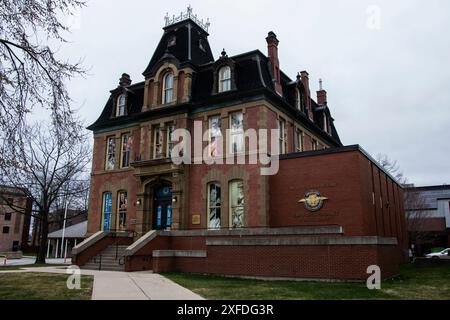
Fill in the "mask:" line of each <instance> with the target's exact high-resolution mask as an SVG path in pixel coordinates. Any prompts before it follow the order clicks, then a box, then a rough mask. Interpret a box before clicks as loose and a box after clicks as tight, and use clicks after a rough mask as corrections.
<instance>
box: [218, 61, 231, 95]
mask: <svg viewBox="0 0 450 320" xmlns="http://www.w3.org/2000/svg"><path fill="white" fill-rule="evenodd" d="M230 90H231V68H230V67H229V66H225V67H222V68H220V70H219V92H225V91H230Z"/></svg>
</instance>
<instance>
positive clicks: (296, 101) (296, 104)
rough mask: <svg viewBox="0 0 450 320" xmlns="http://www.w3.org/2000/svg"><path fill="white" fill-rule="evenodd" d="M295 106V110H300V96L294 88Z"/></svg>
mask: <svg viewBox="0 0 450 320" xmlns="http://www.w3.org/2000/svg"><path fill="white" fill-rule="evenodd" d="M295 107H296V108H297V110H299V111H302V96H301V94H300V90H298V89H295Z"/></svg>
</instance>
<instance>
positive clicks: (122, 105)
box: [116, 94, 127, 117]
mask: <svg viewBox="0 0 450 320" xmlns="http://www.w3.org/2000/svg"><path fill="white" fill-rule="evenodd" d="M126 110H127V99H126V97H125V94H121V95H120V96H119V97H118V98H117V107H116V117H120V116H124V115H125V114H126Z"/></svg>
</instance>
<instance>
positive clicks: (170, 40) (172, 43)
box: [167, 36, 177, 47]
mask: <svg viewBox="0 0 450 320" xmlns="http://www.w3.org/2000/svg"><path fill="white" fill-rule="evenodd" d="M176 44H177V38H176V37H175V36H173V37H170V39H169V41H168V42H167V46H168V47H172V46H174V45H176Z"/></svg>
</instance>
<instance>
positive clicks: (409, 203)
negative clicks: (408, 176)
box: [404, 188, 432, 255]
mask: <svg viewBox="0 0 450 320" xmlns="http://www.w3.org/2000/svg"><path fill="white" fill-rule="evenodd" d="M404 199H405V211H406V226H407V230H408V232H409V240H410V242H411V243H414V244H415V245H416V247H417V248H418V250H419V251H420V250H421V249H420V247H421V245H423V244H425V243H428V242H430V241H431V240H432V237H431V233H430V232H429V230H427V228H426V225H427V220H428V219H429V218H431V213H430V211H429V210H427V209H428V207H427V204H426V202H425V199H424V197H423V196H422V195H421V194H420V192H419V191H417V190H414V189H412V188H407V189H406V190H405V192H404ZM418 253H419V255H420V254H421V252H418Z"/></svg>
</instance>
